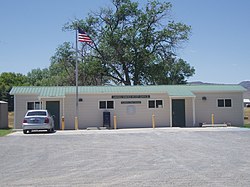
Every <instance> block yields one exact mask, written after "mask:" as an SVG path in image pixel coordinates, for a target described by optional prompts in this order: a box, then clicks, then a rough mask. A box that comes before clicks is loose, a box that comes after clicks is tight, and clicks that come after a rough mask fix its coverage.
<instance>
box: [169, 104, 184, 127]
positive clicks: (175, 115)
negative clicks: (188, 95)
mask: <svg viewBox="0 0 250 187" xmlns="http://www.w3.org/2000/svg"><path fill="white" fill-rule="evenodd" d="M172 126H173V127H185V126H186V120H185V99H173V100H172Z"/></svg>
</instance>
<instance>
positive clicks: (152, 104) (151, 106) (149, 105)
mask: <svg viewBox="0 0 250 187" xmlns="http://www.w3.org/2000/svg"><path fill="white" fill-rule="evenodd" d="M148 108H155V101H153V100H151V101H148Z"/></svg>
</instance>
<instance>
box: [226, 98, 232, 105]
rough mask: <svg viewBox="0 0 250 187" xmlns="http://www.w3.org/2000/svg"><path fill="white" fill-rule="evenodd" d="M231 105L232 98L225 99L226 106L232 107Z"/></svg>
mask: <svg viewBox="0 0 250 187" xmlns="http://www.w3.org/2000/svg"><path fill="white" fill-rule="evenodd" d="M231 106H232V101H231V99H225V107H231Z"/></svg>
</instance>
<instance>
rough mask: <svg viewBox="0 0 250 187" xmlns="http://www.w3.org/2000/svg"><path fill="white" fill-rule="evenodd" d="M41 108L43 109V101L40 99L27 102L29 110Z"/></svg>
mask: <svg viewBox="0 0 250 187" xmlns="http://www.w3.org/2000/svg"><path fill="white" fill-rule="evenodd" d="M39 109H42V102H40V101H29V102H27V110H39Z"/></svg>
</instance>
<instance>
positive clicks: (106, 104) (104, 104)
mask: <svg viewBox="0 0 250 187" xmlns="http://www.w3.org/2000/svg"><path fill="white" fill-rule="evenodd" d="M99 109H114V101H99Z"/></svg>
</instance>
